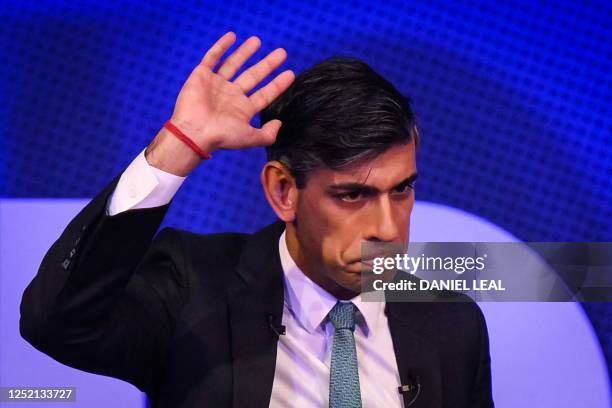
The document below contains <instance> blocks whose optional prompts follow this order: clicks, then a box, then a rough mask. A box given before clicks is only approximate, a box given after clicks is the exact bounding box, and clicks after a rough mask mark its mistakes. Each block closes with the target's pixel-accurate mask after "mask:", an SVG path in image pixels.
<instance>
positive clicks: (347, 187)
mask: <svg viewBox="0 0 612 408" xmlns="http://www.w3.org/2000/svg"><path fill="white" fill-rule="evenodd" d="M418 176H419V175H418V173H413V174H412V175H410V176H408V177H406V178H405V179H404V180H402V181H400V182H399V183H397V184H396V185H394V186H393V187H391V189H392V190H393V189H396V188H398V187H401V186H404V185H406V184H412V183H414V182H415V180H416V179H417V177H418ZM327 190H328V191H330V192H335V191H339V190H340V191H354V190H359V191H363V192H365V193H372V194H375V193H379V192H380V190H379V189H378V188H376V187H373V186H370V185H368V184H363V183H355V182H350V183H338V184H332V185H331V186H329V187H327Z"/></svg>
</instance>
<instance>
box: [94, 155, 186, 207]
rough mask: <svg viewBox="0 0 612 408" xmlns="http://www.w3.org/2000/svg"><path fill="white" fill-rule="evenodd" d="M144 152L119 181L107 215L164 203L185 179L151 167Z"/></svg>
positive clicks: (110, 200) (168, 200) (172, 195)
mask: <svg viewBox="0 0 612 408" xmlns="http://www.w3.org/2000/svg"><path fill="white" fill-rule="evenodd" d="M145 150H146V148H145V149H143V150H142V151H141V152H140V154H139V155H138V156H136V158H135V159H134V161H132V163H130V165H129V166H128V167H127V169H125V171H124V172H123V174H122V175H121V177H120V178H119V182H118V183H117V186H116V187H115V190H114V191H113V193H112V194H111V196H110V199H109V201H108V206H107V211H106V212H107V214H108V215H115V214H118V213H120V212H123V211H127V210H131V209H135V208H152V207H159V206H162V205H165V204H168V203H169V202H170V200H172V198H173V197H174V195H175V194H176V192H177V191H178V189H179V187H180V186H181V184H183V182H184V181H185V179H186V178H187V177H186V176H185V177H181V176H177V175H175V174H172V173H168V172H165V171H163V170H160V169H158V168H156V167H153V166H151V165H150V164H149V162H147V159H146V158H145V155H144V152H145Z"/></svg>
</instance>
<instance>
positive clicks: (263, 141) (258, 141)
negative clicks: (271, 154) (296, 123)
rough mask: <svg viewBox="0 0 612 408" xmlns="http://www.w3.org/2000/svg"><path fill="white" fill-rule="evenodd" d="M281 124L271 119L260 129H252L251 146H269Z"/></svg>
mask: <svg viewBox="0 0 612 408" xmlns="http://www.w3.org/2000/svg"><path fill="white" fill-rule="evenodd" d="M281 126H282V123H281V121H280V120H278V119H272V120H270V121H268V122H266V123H265V124H264V125H263V126H262V127H261V128H260V129H257V128H253V138H252V140H253V145H254V146H261V145H271V144H272V143H274V141H275V140H276V136H277V135H278V131H279V130H280V128H281Z"/></svg>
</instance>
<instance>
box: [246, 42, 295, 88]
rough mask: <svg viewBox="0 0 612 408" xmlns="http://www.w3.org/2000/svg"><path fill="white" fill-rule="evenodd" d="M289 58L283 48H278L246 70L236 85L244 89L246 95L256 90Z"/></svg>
mask: <svg viewBox="0 0 612 408" xmlns="http://www.w3.org/2000/svg"><path fill="white" fill-rule="evenodd" d="M286 58H287V52H286V51H285V50H284V49H283V48H277V49H275V50H274V51H272V52H271V53H269V54H268V55H267V56H266V57H265V58H264V59H262V60H261V61H259V62H258V63H257V64H255V65H253V66H252V67H250V68H249V69H247V70H245V71H244V72H243V73H242V74H240V76H239V77H238V78H236V80H235V81H234V83H235V84H236V85H238V86H239V87H240V89H242V91H243V92H244V93H247V92H249V91H250V90H251V89H253V88H255V86H257V84H258V83H260V82H261V81H262V80H263V79H264V78H265V77H267V76H268V75H269V74H270V72H272V71H274V70H275V69H276V68H278V66H279V65H280V64H282V63H283V62H284V61H285V59H286Z"/></svg>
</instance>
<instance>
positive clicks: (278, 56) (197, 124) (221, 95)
mask: <svg viewBox="0 0 612 408" xmlns="http://www.w3.org/2000/svg"><path fill="white" fill-rule="evenodd" d="M235 40H236V36H235V34H234V33H233V32H228V33H226V34H225V35H223V36H222V37H221V38H220V39H219V40H218V41H217V42H216V43H215V44H214V45H213V46H212V47H211V48H210V49H209V50H208V52H207V53H206V55H205V56H204V58H203V59H202V62H201V63H200V64H199V65H198V66H197V67H196V68H195V69H194V70H193V71H192V73H191V75H190V76H189V78H188V79H187V81H186V82H185V84H184V85H183V88H182V89H181V92H180V93H179V96H178V98H177V101H176V105H175V108H174V112H173V114H172V119H171V120H172V122H173V123H174V124H175V125H176V126H178V127H179V128H180V129H181V130H182V131H183V132H185V133H187V134H188V135H189V136H190V137H191V138H192V139H193V140H194V141H195V143H197V144H198V145H199V146H201V147H202V148H204V149H207V150H208V151H212V150H216V149H238V148H244V147H252V146H262V145H269V144H271V143H273V142H274V140H275V139H276V135H277V134H278V130H279V129H280V126H281V123H280V121H279V120H271V121H269V122H268V123H266V124H264V125H263V126H262V127H261V128H260V129H258V128H255V127H253V126H251V125H250V121H251V119H252V118H253V116H255V114H257V113H258V112H259V111H261V110H262V109H264V108H265V107H266V106H268V105H269V104H270V103H271V102H272V101H273V100H274V99H276V98H277V97H278V96H279V95H280V94H281V93H283V92H284V91H285V90H286V89H287V88H288V87H289V86H290V85H291V83H292V82H293V80H294V79H295V75H294V74H293V72H292V71H291V70H287V71H284V72H282V73H280V74H279V75H277V76H276V77H275V78H274V79H273V80H272V81H270V82H269V83H268V84H266V85H265V86H263V87H262V88H260V89H259V90H257V92H254V93H253V94H252V95H250V96H248V95H247V94H248V92H250V91H251V90H252V89H254V88H255V87H256V86H257V85H258V84H259V83H260V82H261V81H263V80H264V79H265V78H266V77H267V76H268V75H269V74H270V73H271V72H272V71H273V70H274V69H276V68H277V67H278V66H279V65H280V64H282V63H283V62H284V61H285V59H286V57H287V54H286V52H285V50H284V49H282V48H277V49H275V50H274V51H272V52H270V53H269V54H268V55H267V56H266V57H265V58H264V59H262V60H261V61H259V62H258V63H256V64H255V65H253V66H251V67H250V68H248V69H246V70H245V71H243V72H242V73H241V74H240V75H239V76H238V77H237V78H236V79H235V80H233V81H232V77H233V76H234V75H235V74H236V72H238V70H239V69H240V68H241V67H242V65H243V64H244V63H245V62H246V60H247V59H249V58H250V57H251V56H252V55H253V54H254V53H255V51H257V49H258V48H259V46H260V45H261V42H260V40H259V38H257V37H255V36H253V37H250V38H249V39H248V40H246V41H245V42H244V43H242V44H241V46H240V47H238V48H237V49H236V50H235V51H234V52H233V53H232V54H231V55H230V56H228V57H227V58H226V59H225V60H224V61H223V63H222V64H221V65H220V66H219V68H218V69H217V71H216V72H214V71H213V70H214V67H215V65H216V64H217V62H218V61H219V59H220V58H221V56H222V55H223V54H224V53H225V52H226V51H227V50H228V49H229V48H230V47H231V45H232V44H233V43H234V42H235Z"/></svg>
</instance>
